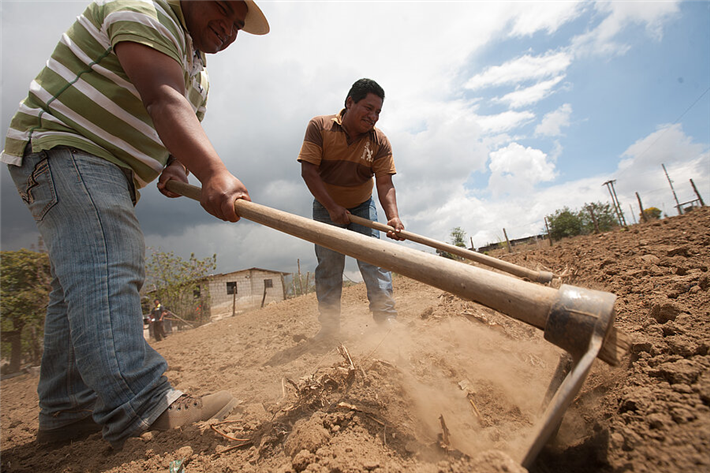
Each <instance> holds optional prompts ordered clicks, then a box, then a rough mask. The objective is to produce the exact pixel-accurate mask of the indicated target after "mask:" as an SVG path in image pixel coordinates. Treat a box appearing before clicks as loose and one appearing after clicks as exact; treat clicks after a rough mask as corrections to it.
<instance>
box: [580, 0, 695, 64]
mask: <svg viewBox="0 0 710 473" xmlns="http://www.w3.org/2000/svg"><path fill="white" fill-rule="evenodd" d="M680 2H681V0H668V1H662V2H649V1H644V0H628V1H610V0H605V1H597V2H596V3H595V4H594V7H595V9H596V10H597V12H599V13H600V14H601V15H604V19H603V20H602V21H601V23H599V25H597V27H596V28H594V29H592V30H591V31H589V32H587V33H584V34H581V35H578V36H576V37H575V38H573V39H572V42H571V46H572V50H573V51H574V53H575V55H577V56H581V55H587V54H592V55H623V54H625V53H626V52H627V51H628V50H629V48H630V46H629V45H628V44H623V43H617V42H616V37H617V36H618V35H619V33H621V32H622V30H624V29H625V28H626V27H628V26H629V25H631V24H641V25H644V26H645V27H646V32H647V34H648V35H649V36H651V38H653V39H655V40H660V39H661V38H662V36H663V26H664V24H665V23H666V22H667V20H668V19H669V18H670V17H672V16H673V15H675V14H677V13H678V11H679V4H680Z"/></svg>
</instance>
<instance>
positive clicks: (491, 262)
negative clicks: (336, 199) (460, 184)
mask: <svg viewBox="0 0 710 473" xmlns="http://www.w3.org/2000/svg"><path fill="white" fill-rule="evenodd" d="M349 217H350V221H351V222H353V223H357V224H358V225H362V226H364V227H369V228H374V229H375V230H380V231H382V232H390V231H392V232H393V231H394V228H393V227H390V226H389V225H385V224H382V223H379V222H374V221H372V220H368V219H366V218H362V217H358V216H357V215H349ZM397 235H399V236H400V237H402V238H405V239H407V240H410V241H413V242H415V243H421V244H422V245H427V246H431V247H432V248H437V249H439V250H442V251H448V252H449V253H453V254H455V255H458V256H461V257H462V258H467V259H470V260H472V261H475V262H477V263H480V264H483V265H486V266H490V267H491V268H496V269H499V270H501V271H505V272H506V273H509V274H513V275H515V276H518V277H521V278H528V279H530V280H531V281H535V282H540V283H547V282H550V281H552V276H553V275H552V273H551V272H549V271H533V270H532V269H528V268H524V267H523V266H518V265H517V264H513V263H508V262H507V261H502V260H499V259H497V258H493V257H491V256H488V255H484V254H481V253H476V252H475V251H470V250H467V249H466V248H461V247H459V246H455V245H449V244H448V243H443V242H440V241H437V240H432V239H431V238H427V237H425V236H421V235H417V234H416V233H411V232H408V231H405V230H402V231H401V232H398V233H397Z"/></svg>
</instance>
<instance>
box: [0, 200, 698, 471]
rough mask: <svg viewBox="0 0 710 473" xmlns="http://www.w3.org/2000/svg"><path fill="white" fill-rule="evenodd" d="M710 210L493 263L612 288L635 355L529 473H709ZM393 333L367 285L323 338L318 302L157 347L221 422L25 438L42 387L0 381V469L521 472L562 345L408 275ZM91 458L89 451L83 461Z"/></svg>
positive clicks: (32, 428) (399, 282) (589, 387)
mask: <svg viewBox="0 0 710 473" xmlns="http://www.w3.org/2000/svg"><path fill="white" fill-rule="evenodd" d="M709 228H710V209H708V208H702V209H699V210H695V211H693V212H691V213H690V214H687V215H684V216H681V217H672V218H668V219H664V220H662V221H658V222H655V223H648V224H640V225H634V226H632V227H630V228H629V229H628V230H624V231H616V232H612V233H606V234H601V235H590V236H585V237H578V238H574V239H569V240H565V241H562V242H559V243H556V244H555V245H554V246H552V247H549V246H547V244H544V245H541V246H539V247H534V248H532V249H529V250H521V249H517V248H516V250H517V252H516V253H514V254H510V255H508V254H501V255H497V256H499V257H501V258H502V259H505V260H508V261H511V262H514V263H516V264H519V265H522V266H526V267H529V268H532V269H544V270H548V271H552V272H554V273H555V274H556V275H557V277H556V278H555V280H554V281H553V283H552V284H553V286H557V287H558V286H559V285H560V284H563V283H564V284H572V285H576V286H581V287H587V288H591V289H598V290H603V291H608V292H613V293H615V294H616V295H617V296H618V299H617V303H616V312H617V316H616V326H617V327H618V328H619V329H621V330H623V331H624V332H626V333H627V334H628V335H629V337H630V340H631V349H630V351H629V354H628V355H627V357H625V358H624V360H623V363H622V365H621V366H619V367H610V366H607V365H605V364H603V363H602V362H599V361H597V362H596V363H595V365H594V367H593V369H592V372H591V374H590V376H589V378H588V379H587V381H586V382H585V384H584V386H583V388H582V392H581V393H580V395H579V396H578V397H577V399H576V400H575V402H574V404H573V405H572V406H571V408H570V409H569V410H568V411H567V414H566V416H565V418H564V421H563V423H562V425H561V427H560V429H559V432H558V435H557V437H556V438H555V440H554V441H553V442H551V443H550V444H549V445H548V446H547V447H546V448H545V449H544V450H543V451H542V452H541V454H540V455H539V456H538V459H537V461H536V463H535V464H534V465H533V466H532V467H531V469H530V471H539V472H550V471H555V472H557V471H559V472H568V471H575V472H600V471H601V472H607V471H608V472H622V471H623V472H626V471H634V472H647V471H663V472H671V473H675V472H681V471H683V472H685V471H707V470H708V469H710V453H708V452H710V407H709V406H710V357H709V356H708V345H710V336H709V335H710V292H709V288H708V286H710V272H709V271H708V267H709V266H710V250H708V248H710V232H709V231H708V229H709ZM395 297H396V299H397V303H398V309H399V312H400V317H399V320H400V324H399V326H398V327H395V328H392V329H389V328H387V329H380V328H379V327H377V326H375V325H374V324H373V323H372V320H371V317H370V315H369V313H368V311H367V298H366V295H365V289H364V287H363V286H362V285H356V286H353V287H350V288H346V289H345V291H344V295H343V322H344V334H345V335H344V338H343V339H342V340H338V341H337V343H333V344H330V345H327V344H315V343H313V342H312V341H311V340H310V337H311V336H312V335H313V334H315V333H316V332H317V330H318V323H317V303H316V300H315V296H314V295H312V294H311V295H308V296H304V297H299V298H297V299H292V300H288V301H285V302H283V303H279V304H273V305H270V306H267V307H265V308H264V309H261V310H258V311H254V312H249V313H246V314H239V315H237V316H236V317H230V318H226V319H223V320H220V321H218V322H214V323H212V324H210V325H206V326H203V327H200V328H197V329H195V330H192V331H190V332H185V333H180V334H175V335H172V336H170V337H169V338H168V339H166V340H164V341H162V342H157V343H155V345H154V346H155V347H156V349H158V350H159V351H160V352H161V353H162V354H163V355H164V356H165V357H166V359H167V360H168V363H169V365H170V369H169V371H168V372H167V373H166V374H167V376H168V377H169V379H170V380H171V381H172V382H173V384H174V385H175V386H176V387H177V388H179V389H181V390H183V391H186V392H190V393H191V394H194V395H201V394H205V393H208V392H212V391H216V390H220V389H228V390H230V391H231V392H232V393H233V394H234V395H235V396H236V397H238V398H239V399H240V400H241V401H242V402H241V404H240V405H239V406H238V408H237V409H235V411H234V412H233V413H232V415H231V416H229V417H228V418H227V419H226V420H225V421H223V422H221V423H217V422H207V423H203V424H200V425H194V426H189V427H186V428H183V429H179V430H175V431H171V432H162V433H157V432H156V433H146V434H144V435H143V436H142V437H139V438H134V439H130V440H129V441H128V442H127V443H126V445H125V447H124V449H123V450H122V451H119V452H116V451H113V450H111V449H110V448H109V446H108V444H107V443H106V442H104V441H103V440H102V439H101V437H100V435H98V434H97V435H94V436H92V437H90V438H89V439H87V440H85V441H83V442H77V443H75V444H73V445H70V446H67V447H63V448H60V449H56V450H49V451H47V450H41V449H38V448H36V446H35V445H34V444H33V440H34V436H35V435H36V429H37V414H38V408H37V395H36V383H37V378H36V377H33V376H30V375H25V376H20V377H16V378H13V379H9V380H5V381H3V383H2V411H1V413H0V414H1V426H2V457H1V461H2V467H1V469H2V471H7V472H32V473H35V472H37V471H60V472H99V471H100V472H123V473H137V472H144V471H156V472H168V471H169V469H170V467H171V465H172V466H173V468H174V469H175V467H176V463H175V462H177V461H182V462H183V463H182V465H183V467H184V471H185V472H187V473H197V472H216V471H220V472H236V471H243V472H272V471H273V472H281V473H286V472H301V471H306V472H364V471H374V472H405V471H406V472H415V473H428V472H432V473H436V472H451V473H454V472H468V471H474V470H475V471H483V472H503V471H507V472H522V471H525V470H524V469H522V467H520V466H519V465H518V464H517V461H519V460H520V459H521V458H522V456H523V455H524V454H525V452H526V450H527V448H528V447H529V446H530V442H531V441H532V437H531V436H532V435H533V433H534V432H535V428H536V426H537V425H538V422H539V421H540V417H541V406H542V404H543V399H544V396H545V392H546V390H547V387H548V385H549V383H550V380H551V378H552V375H553V372H554V370H555V368H556V366H557V363H558V360H559V357H560V354H561V352H560V350H559V349H557V348H556V347H554V346H552V345H550V344H549V343H548V342H546V341H545V340H544V339H543V338H542V332H541V331H540V330H537V329H535V328H532V327H529V326H527V325H524V324H522V323H520V322H518V321H516V320H513V319H511V318H509V317H506V316H504V315H502V314H499V313H497V312H495V311H492V310H490V309H488V308H485V307H482V306H480V305H478V304H475V303H473V302H469V301H464V300H461V299H459V298H457V297H454V296H452V295H450V294H447V293H443V292H442V291H440V290H438V289H435V288H432V287H429V286H426V285H423V284H420V283H418V282H416V281H412V280H409V279H406V278H404V277H395ZM87 452H92V454H87Z"/></svg>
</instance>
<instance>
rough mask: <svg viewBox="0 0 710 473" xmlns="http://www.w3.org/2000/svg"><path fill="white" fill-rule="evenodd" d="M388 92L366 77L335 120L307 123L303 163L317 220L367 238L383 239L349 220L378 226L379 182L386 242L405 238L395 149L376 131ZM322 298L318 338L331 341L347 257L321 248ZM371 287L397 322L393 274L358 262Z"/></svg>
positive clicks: (378, 307) (382, 319)
mask: <svg viewBox="0 0 710 473" xmlns="http://www.w3.org/2000/svg"><path fill="white" fill-rule="evenodd" d="M384 99H385V92H384V90H382V87H380V86H379V85H378V84H377V83H376V82H375V81H373V80H371V79H360V80H358V81H357V82H355V83H354V84H353V86H352V88H351V89H350V91H349V92H348V94H347V96H346V98H345V108H344V109H343V110H341V111H340V112H339V113H337V114H335V115H324V116H318V117H315V118H313V119H311V121H310V122H309V123H308V127H307V129H306V136H305V138H304V140H303V145H302V147H301V152H300V153H299V155H298V161H299V162H300V163H301V176H302V177H303V180H304V181H305V182H306V185H307V186H308V189H309V190H310V191H311V194H313V197H314V200H313V219H314V220H317V221H319V222H324V223H327V224H330V225H335V226H338V227H341V228H347V229H348V230H352V231H354V232H357V233H361V234H363V235H367V236H371V237H373V238H379V231H377V230H373V229H370V228H368V227H364V226H362V225H357V224H354V223H351V222H350V217H349V215H350V214H352V215H356V216H358V217H363V218H366V219H368V220H373V221H376V220H377V208H376V207H375V202H374V200H373V199H372V189H373V176H374V181H375V182H374V186H376V187H377V196H378V197H379V200H380V204H381V205H382V208H383V209H384V211H385V215H386V217H387V225H389V226H391V227H393V228H394V229H395V231H394V232H392V231H390V232H388V233H387V236H388V237H390V238H393V239H395V240H403V238H400V237H398V236H397V233H398V232H400V231H402V230H404V225H403V224H402V221H401V220H400V218H399V211H398V209H397V199H396V195H395V188H394V184H393V183H392V176H393V175H394V174H395V172H396V171H395V167H394V160H393V157H392V147H391V145H390V142H389V140H388V139H387V137H386V136H385V134H384V133H382V131H380V130H379V129H377V128H375V124H376V123H377V121H378V120H379V118H380V111H381V110H382V104H383V102H384ZM315 250H316V257H317V259H318V266H317V267H316V274H315V280H316V295H317V298H318V310H319V312H320V315H319V321H320V324H321V329H320V331H319V332H318V334H317V335H316V339H317V340H329V339H332V338H334V337H337V336H338V334H339V332H340V299H341V294H342V288H343V270H344V269H345V255H343V254H342V253H338V252H337V251H333V250H330V249H328V248H324V247H322V246H320V245H316V246H315ZM357 263H358V267H359V268H360V274H362V278H363V280H364V281H365V285H366V286H367V298H368V300H369V302H370V310H371V311H372V315H373V318H374V320H375V322H377V323H378V324H383V325H385V324H389V323H391V322H392V321H394V320H395V319H396V317H397V311H396V309H395V301H394V298H393V291H392V275H391V274H390V272H389V271H386V270H383V269H381V268H378V267H377V266H373V265H371V264H368V263H365V262H362V261H358V262H357Z"/></svg>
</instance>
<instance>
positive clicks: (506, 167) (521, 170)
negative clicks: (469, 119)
mask: <svg viewBox="0 0 710 473" xmlns="http://www.w3.org/2000/svg"><path fill="white" fill-rule="evenodd" d="M490 157H491V161H490V164H489V168H490V170H491V177H490V180H489V182H488V188H489V190H490V191H491V193H492V194H493V195H494V196H500V195H503V194H510V195H513V196H520V195H525V194H528V193H530V192H532V190H533V189H534V187H535V185H536V184H537V183H539V182H545V181H551V180H553V179H554V178H555V164H554V163H553V162H551V161H549V160H548V159H547V155H546V154H545V153H543V152H542V151H541V150H539V149H533V148H530V147H527V148H526V147H524V146H522V145H520V144H518V143H511V144H509V145H508V146H506V147H505V148H502V149H499V150H497V151H494V152H492V153H491V155H490Z"/></svg>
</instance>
